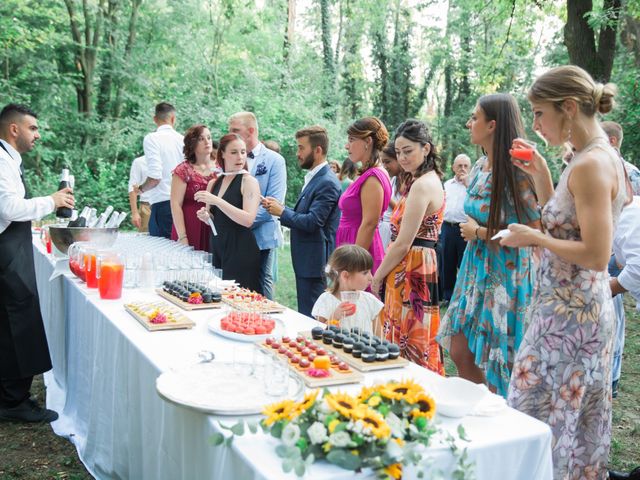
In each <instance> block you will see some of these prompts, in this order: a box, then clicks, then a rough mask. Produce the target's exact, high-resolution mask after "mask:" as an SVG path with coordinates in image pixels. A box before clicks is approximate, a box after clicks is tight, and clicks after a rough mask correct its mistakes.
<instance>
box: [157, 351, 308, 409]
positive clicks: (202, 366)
mask: <svg viewBox="0 0 640 480" xmlns="http://www.w3.org/2000/svg"><path fill="white" fill-rule="evenodd" d="M156 390H157V391H158V394H159V395H160V396H161V397H162V398H164V399H165V400H168V401H169V402H172V403H175V404H177V405H180V406H183V407H186V408H189V409H192V410H197V411H199V412H203V413H208V414H217V415H253V414H257V413H260V412H261V411H262V409H263V408H264V406H265V405H268V404H271V403H273V402H276V401H278V400H281V399H283V398H291V399H294V400H299V399H300V398H301V397H302V395H303V392H304V385H303V384H302V381H301V380H300V378H299V377H298V376H296V375H291V376H290V381H289V391H288V392H287V393H286V394H284V395H282V396H281V397H274V396H269V395H267V394H266V393H265V392H264V383H263V381H262V379H260V378H256V377H254V376H252V375H251V374H248V373H242V372H238V371H236V370H235V369H234V366H233V364H232V363H228V362H210V363H196V364H193V365H189V366H186V367H181V368H179V369H175V370H169V371H167V372H164V373H163V374H161V375H160V376H159V377H158V378H157V379H156Z"/></svg>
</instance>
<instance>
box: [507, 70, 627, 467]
mask: <svg viewBox="0 0 640 480" xmlns="http://www.w3.org/2000/svg"><path fill="white" fill-rule="evenodd" d="M614 95H615V86H614V85H611V84H607V85H601V84H597V83H595V82H594V81H593V80H592V78H591V77H590V76H589V74H588V73H587V72H585V71H584V70H582V69H581V68H579V67H575V66H563V67H557V68H553V69H551V70H549V71H548V72H547V73H545V74H544V75H542V76H540V77H539V78H538V79H537V80H536V81H535V83H534V84H533V86H532V87H531V89H530V90H529V94H528V97H529V101H530V103H531V107H532V110H533V118H534V120H533V129H534V130H535V131H536V132H537V133H538V134H539V135H540V136H542V137H543V138H544V139H545V140H546V141H547V142H548V143H549V144H551V145H562V144H563V143H564V142H569V143H570V144H571V145H572V147H573V149H574V150H575V153H574V156H573V158H572V159H571V160H570V162H569V164H568V166H567V168H566V169H565V170H564V172H563V173H562V176H561V177H560V180H559V182H558V186H557V187H556V189H555V191H554V188H553V182H552V179H551V173H550V172H549V168H548V167H547V162H546V161H545V159H544V158H542V157H541V156H540V155H539V154H538V153H537V152H536V153H535V154H534V156H533V158H532V159H531V161H522V160H517V159H515V158H514V159H512V161H513V163H514V164H515V165H516V166H517V167H519V168H520V169H522V170H523V171H525V172H526V173H528V174H529V175H531V177H532V178H533V181H534V184H535V188H536V192H537V194H538V201H539V202H540V205H541V206H542V207H543V208H542V225H543V227H544V230H545V231H544V232H541V231H539V230H536V229H533V228H530V227H528V226H525V225H519V224H512V225H509V232H510V233H509V234H508V236H506V237H505V238H503V239H502V240H501V242H500V243H501V244H502V245H503V246H509V247H529V246H537V247H541V248H542V258H541V263H540V268H539V271H538V275H537V280H536V289H535V294H534V298H533V301H532V303H531V306H530V310H529V327H528V330H527V331H526V333H525V336H524V338H523V340H522V343H521V345H520V349H519V350H518V353H517V355H516V358H515V362H514V365H513V370H512V371H513V373H512V377H511V383H510V386H509V395H508V402H509V404H510V405H511V406H512V407H514V408H516V409H518V410H520V411H522V412H524V413H527V414H528V415H531V416H532V417H535V418H537V419H539V420H542V421H543V422H546V423H547V424H548V425H549V426H550V427H551V430H552V433H553V441H552V452H553V468H554V478H558V479H561V478H590V479H606V478H607V462H608V457H609V447H610V443H611V355H612V343H613V338H614V330H615V328H614V327H615V326H614V322H615V316H614V311H613V305H612V303H611V301H610V299H611V291H610V288H609V282H608V274H607V263H608V261H609V257H610V255H611V246H612V238H613V230H614V227H615V225H616V223H617V221H618V218H619V216H620V212H621V211H622V208H623V206H624V205H625V203H626V202H627V201H628V192H627V188H626V184H625V173H624V169H623V166H622V162H621V161H620V159H619V158H618V156H617V154H616V152H615V150H613V148H612V147H611V146H610V145H609V142H608V140H607V137H606V135H605V133H604V132H603V131H602V128H601V127H600V125H599V123H598V118H597V113H607V112H609V111H610V110H611V108H612V106H613V97H614ZM513 147H514V148H517V147H525V145H524V143H523V142H522V141H520V140H519V139H516V140H514V142H513Z"/></svg>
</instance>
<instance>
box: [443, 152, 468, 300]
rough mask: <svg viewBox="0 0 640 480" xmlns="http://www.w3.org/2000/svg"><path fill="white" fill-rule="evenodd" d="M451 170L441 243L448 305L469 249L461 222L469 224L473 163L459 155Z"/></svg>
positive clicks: (446, 194)
mask: <svg viewBox="0 0 640 480" xmlns="http://www.w3.org/2000/svg"><path fill="white" fill-rule="evenodd" d="M451 169H452V170H453V173H454V177H453V178H452V179H450V180H447V181H446V182H444V191H445V202H446V203H445V209H444V222H443V224H442V231H441V232H440V242H439V243H440V244H441V249H442V250H441V251H442V262H441V265H440V284H441V285H442V294H443V299H444V301H445V302H449V300H451V295H452V294H453V288H454V287H455V284H456V277H457V275H458V268H460V263H461V262H462V256H463V255H464V249H465V248H466V247H467V242H465V241H464V238H462V235H460V223H463V222H466V221H467V216H466V214H465V213H464V199H465V198H466V196H467V186H468V185H469V171H470V170H471V160H470V159H469V157H468V156H467V155H464V154H460V155H458V156H457V157H456V158H455V159H454V160H453V166H452V167H451Z"/></svg>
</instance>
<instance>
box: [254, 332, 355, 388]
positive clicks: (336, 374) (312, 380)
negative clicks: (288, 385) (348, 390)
mask: <svg viewBox="0 0 640 480" xmlns="http://www.w3.org/2000/svg"><path fill="white" fill-rule="evenodd" d="M258 346H259V347H260V348H261V349H262V350H265V351H267V352H269V353H272V354H273V355H276V356H278V357H279V358H282V359H284V360H286V362H287V364H288V365H289V369H290V370H291V371H292V372H293V373H295V374H296V375H298V377H300V378H301V379H302V381H303V382H304V384H305V385H306V386H307V387H309V388H321V387H331V386H333V385H345V384H347V383H360V382H362V381H363V380H364V375H362V373H360V372H356V371H355V370H354V369H353V368H352V369H351V370H349V371H348V372H345V373H341V372H340V371H339V370H338V369H337V368H333V367H332V368H331V369H330V370H329V376H328V377H324V378H316V377H310V376H309V375H307V374H306V373H305V370H304V369H302V368H300V367H298V366H296V365H294V364H293V363H291V362H289V359H288V358H287V356H286V355H282V354H279V353H278V352H277V351H276V350H274V349H273V348H271V347H269V346H268V345H266V344H264V343H260V344H258Z"/></svg>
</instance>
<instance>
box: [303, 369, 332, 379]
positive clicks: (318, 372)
mask: <svg viewBox="0 0 640 480" xmlns="http://www.w3.org/2000/svg"><path fill="white" fill-rule="evenodd" d="M307 375H309V376H310V377H315V378H325V377H328V376H329V375H331V373H329V370H325V369H323V368H310V369H309V370H307Z"/></svg>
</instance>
